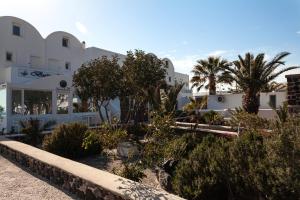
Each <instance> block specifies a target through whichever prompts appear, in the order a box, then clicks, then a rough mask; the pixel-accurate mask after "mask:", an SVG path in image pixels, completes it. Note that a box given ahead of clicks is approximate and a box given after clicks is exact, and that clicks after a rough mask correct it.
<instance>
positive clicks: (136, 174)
mask: <svg viewBox="0 0 300 200" xmlns="http://www.w3.org/2000/svg"><path fill="white" fill-rule="evenodd" d="M113 173H114V174H117V175H118V176H122V177H124V178H127V179H130V180H133V181H136V182H140V181H141V180H142V179H143V178H144V177H146V175H145V174H144V172H143V168H142V167H141V166H140V165H139V164H138V163H125V164H123V167H122V168H120V169H116V168H114V169H113Z"/></svg>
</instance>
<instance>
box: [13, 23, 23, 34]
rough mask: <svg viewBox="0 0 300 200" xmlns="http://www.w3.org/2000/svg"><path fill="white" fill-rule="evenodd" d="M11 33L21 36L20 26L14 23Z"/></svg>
mask: <svg viewBox="0 0 300 200" xmlns="http://www.w3.org/2000/svg"><path fill="white" fill-rule="evenodd" d="M12 33H13V35H16V36H21V27H20V26H18V25H16V24H13V26H12Z"/></svg>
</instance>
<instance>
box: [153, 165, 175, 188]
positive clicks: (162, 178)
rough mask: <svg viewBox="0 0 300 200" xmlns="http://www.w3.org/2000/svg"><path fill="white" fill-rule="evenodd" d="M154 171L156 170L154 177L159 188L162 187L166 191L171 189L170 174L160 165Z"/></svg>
mask: <svg viewBox="0 0 300 200" xmlns="http://www.w3.org/2000/svg"><path fill="white" fill-rule="evenodd" d="M155 172H156V178H157V180H158V182H159V185H160V186H161V188H163V189H164V190H166V191H172V184H171V176H170V174H169V173H167V172H166V171H165V170H164V169H162V168H160V167H156V169H155Z"/></svg>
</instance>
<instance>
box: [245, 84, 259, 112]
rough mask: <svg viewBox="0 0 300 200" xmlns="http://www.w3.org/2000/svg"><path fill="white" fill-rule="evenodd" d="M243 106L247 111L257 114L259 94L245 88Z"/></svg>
mask: <svg viewBox="0 0 300 200" xmlns="http://www.w3.org/2000/svg"><path fill="white" fill-rule="evenodd" d="M242 103H243V108H244V110H245V111H246V112H248V113H254V114H257V113H258V111H259V106H260V94H259V92H253V91H251V90H247V91H246V92H245V94H244V95H243V100H242Z"/></svg>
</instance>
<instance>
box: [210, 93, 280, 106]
mask: <svg viewBox="0 0 300 200" xmlns="http://www.w3.org/2000/svg"><path fill="white" fill-rule="evenodd" d="M270 95H276V107H277V108H278V107H279V106H281V105H282V103H283V102H284V101H286V92H270V93H261V94H260V109H271V107H270V106H269V100H270V99H269V98H270ZM219 96H223V97H224V101H223V102H218V97H219ZM242 96H243V94H223V95H209V96H208V103H207V108H208V109H211V110H223V109H234V108H236V107H241V106H242Z"/></svg>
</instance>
